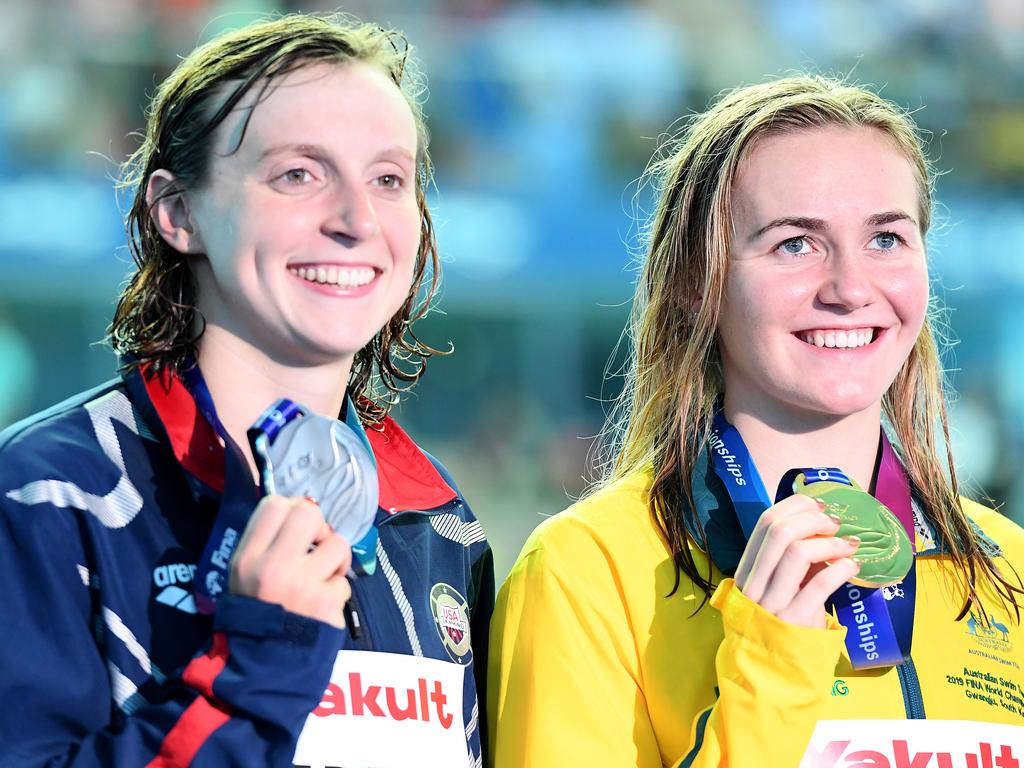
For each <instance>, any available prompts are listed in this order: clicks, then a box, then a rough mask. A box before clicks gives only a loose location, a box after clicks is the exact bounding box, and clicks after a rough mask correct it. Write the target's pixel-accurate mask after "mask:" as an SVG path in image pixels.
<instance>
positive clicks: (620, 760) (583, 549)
mask: <svg viewBox="0 0 1024 768" xmlns="http://www.w3.org/2000/svg"><path fill="white" fill-rule="evenodd" d="M536 539H537V534H536V533H535V535H534V538H533V539H531V541H530V542H528V543H527V546H526V548H525V549H524V551H523V554H522V555H520V558H519V561H518V562H517V563H516V565H515V567H514V568H513V569H512V573H511V574H510V575H509V578H508V580H507V581H506V583H505V585H504V586H503V587H502V589H501V591H500V592H499V594H498V600H497V605H496V607H495V611H494V618H493V620H492V624H491V645H490V668H489V676H488V686H487V688H488V702H487V711H488V718H489V724H490V728H489V734H490V738H491V750H490V758H489V759H490V765H492V766H494V767H495V768H522V767H523V766H530V768H547V767H548V766H550V767H551V768H565V767H566V766H574V765H593V766H598V765H600V766H604V765H608V766H633V765H635V766H642V767H643V768H648V767H650V768H660V766H661V765H662V760H661V756H660V755H659V751H658V745H657V742H656V740H655V737H654V732H653V729H652V727H651V723H650V720H649V718H648V716H647V710H646V705H645V701H644V695H643V690H642V688H641V686H640V684H639V683H638V671H637V670H638V665H639V662H638V658H637V650H636V645H635V642H634V641H633V638H632V634H631V631H630V625H629V616H628V615H627V613H626V610H625V607H624V603H623V600H622V598H621V595H620V590H619V588H618V586H617V580H616V578H615V574H614V572H613V569H612V566H611V563H610V561H609V559H608V558H606V557H605V553H603V552H602V551H601V546H600V545H599V544H598V543H597V542H596V541H595V540H594V539H593V538H592V537H590V536H589V535H588V534H587V532H586V530H585V528H584V527H582V526H577V525H575V524H571V525H569V526H564V525H563V526H561V527H560V528H559V537H558V540H557V542H550V543H549V544H547V545H545V546H541V545H540V544H539V543H535V542H536Z"/></svg>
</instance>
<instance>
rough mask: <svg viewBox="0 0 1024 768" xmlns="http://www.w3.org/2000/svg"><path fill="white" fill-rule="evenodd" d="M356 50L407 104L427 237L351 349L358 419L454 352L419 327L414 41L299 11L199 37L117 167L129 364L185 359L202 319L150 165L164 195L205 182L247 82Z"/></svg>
mask: <svg viewBox="0 0 1024 768" xmlns="http://www.w3.org/2000/svg"><path fill="white" fill-rule="evenodd" d="M350 61H360V62H365V63H367V64H370V65H371V66H374V67H376V68H379V69H380V70H381V71H383V72H384V73H385V74H386V75H387V76H388V77H389V78H390V79H391V81H392V82H394V83H395V86H396V87H397V88H399V90H400V91H401V92H402V94H403V95H404V96H405V99H406V102H407V103H408V104H409V108H410V109H411V110H412V114H413V118H414V120H415V122H416V128H417V133H418V139H419V141H418V144H419V146H418V152H417V155H418V156H417V164H416V179H415V187H416V202H417V206H418V208H419V211H420V243H419V250H418V253H417V255H416V262H415V267H414V271H413V283H412V287H411V289H410V291H409V295H408V297H407V298H406V300H405V302H404V303H403V304H402V306H401V308H400V309H399V310H398V312H397V313H396V314H395V315H394V317H392V318H391V320H390V321H389V322H388V323H387V324H386V325H385V326H384V327H383V328H382V329H381V330H380V331H379V332H378V333H377V334H375V335H374V337H373V339H371V340H370V342H369V343H368V344H367V345H366V346H365V347H363V348H362V349H361V350H359V351H358V352H357V353H356V355H355V359H354V361H353V365H352V372H351V376H350V379H349V386H348V392H349V394H350V395H351V396H352V398H353V401H354V402H355V403H356V404H357V408H358V409H359V412H360V417H361V418H362V419H363V421H364V422H367V423H371V424H372V423H377V422H379V421H380V420H381V419H382V418H383V417H384V416H385V415H386V414H387V412H388V410H389V409H390V407H391V406H392V405H393V404H394V403H395V402H397V399H398V396H399V393H400V392H401V391H403V390H405V389H408V388H409V387H411V386H412V385H413V384H415V382H416V381H417V380H419V378H420V376H422V375H423V372H424V370H425V367H426V360H427V359H428V358H429V357H431V356H432V355H435V354H447V352H445V351H441V350H437V349H434V348H433V347H430V346H428V345H426V344H425V343H423V342H422V341H420V339H419V338H418V337H417V336H416V335H415V333H414V332H413V324H414V323H415V322H416V321H417V320H419V319H421V318H422V317H424V316H425V315H426V314H427V312H428V311H429V309H430V304H431V301H432V300H433V298H434V296H435V295H436V293H437V288H438V284H439V281H440V278H441V267H440V263H439V261H438V257H437V243H436V240H435V236H434V227H433V222H432V219H431V216H430V211H429V209H428V208H427V202H426V191H427V187H428V185H429V183H430V180H431V167H430V158H429V155H428V153H427V132H426V127H425V123H424V119H423V111H422V107H421V104H420V100H421V98H422V96H423V94H424V93H425V85H424V82H423V79H422V76H421V75H420V73H419V70H418V69H417V68H416V66H415V63H414V62H413V61H412V60H411V59H410V48H409V46H408V44H407V42H406V40H405V38H404V37H403V36H402V35H401V34H400V33H398V32H395V31H391V30H385V29H383V28H381V27H378V26H374V25H372V24H363V23H360V22H358V21H356V20H355V19H353V18H352V17H350V16H345V15H332V16H313V15H307V14H292V15H287V16H282V17H278V18H273V19H266V20H262V21H258V22H255V23H252V24H249V25H247V26H245V27H242V28H241V29H237V30H234V31H231V32H227V33H225V34H222V35H220V36H218V37H216V38H214V39H213V40H211V41H210V42H208V43H206V44H204V45H202V46H200V47H199V48H197V49H195V50H194V51H193V52H192V53H190V54H189V55H188V56H187V57H185V59H183V60H182V61H181V63H180V64H178V66H177V67H176V68H175V69H174V71H173V72H172V73H171V74H170V76H169V77H168V78H167V79H166V80H164V82H163V83H161V85H160V86H159V88H158V89H157V92H156V95H155V96H154V97H153V100H152V103H151V105H150V108H149V110H148V113H147V118H148V119H147V125H146V131H145V134H144V136H143V139H142V143H141V145H140V146H139V148H138V149H137V150H136V151H135V152H134V153H133V154H132V155H131V157H130V158H128V160H127V161H126V162H125V164H124V166H123V167H122V169H121V178H120V181H119V185H118V186H119V188H120V189H121V190H122V191H126V192H128V193H129V194H131V195H133V198H132V205H131V208H130V210H129V211H128V214H127V216H126V221H125V227H126V230H127V234H128V246H129V250H130V252H131V254H132V258H133V260H134V261H135V264H136V267H137V269H136V271H135V272H134V273H132V275H131V277H130V278H129V279H128V282H127V284H126V285H125V287H124V289H123V291H122V293H121V296H120V298H119V299H118V303H117V308H116V310H115V312H114V318H113V321H112V322H111V325H110V328H109V330H108V336H109V339H110V342H111V344H112V346H113V348H114V350H115V351H116V352H118V353H119V354H121V355H122V359H123V360H124V361H125V363H124V364H125V365H127V366H140V367H145V369H146V370H147V372H150V373H152V374H155V375H156V374H161V373H163V372H165V371H168V370H177V369H180V368H181V366H182V365H183V364H184V363H185V361H186V360H187V359H188V358H189V357H193V358H194V357H195V356H196V347H197V344H198V342H199V339H200V338H201V336H202V333H203V327H204V321H203V318H202V317H201V316H200V313H199V310H198V309H197V307H196V296H197V285H196V280H195V275H194V274H193V271H192V268H191V266H190V265H189V261H188V259H187V258H186V256H185V255H183V254H182V253H180V252H178V251H177V250H175V249H174V248H172V247H171V246H170V245H168V244H167V243H166V242H165V241H164V239H163V238H162V237H161V235H160V233H159V231H157V229H156V225H155V224H154V222H153V220H152V218H151V217H150V211H151V209H152V207H153V205H154V204H155V203H156V202H157V200H153V201H151V202H148V203H147V201H146V187H147V185H148V183H149V179H150V177H151V176H152V174H153V173H154V172H155V171H157V170H159V169H165V170H168V171H170V172H172V173H173V174H174V175H175V177H176V179H177V182H176V185H175V186H172V188H171V189H169V190H168V191H167V192H166V193H165V196H166V195H173V194H175V193H177V192H178V191H180V190H181V189H182V188H184V189H195V188H198V187H200V186H202V184H203V183H204V182H205V181H206V178H207V175H208V172H209V165H210V156H211V150H212V143H213V139H214V132H215V130H216V129H217V127H218V126H219V125H220V124H221V123H222V122H223V121H224V119H225V118H226V117H227V116H228V114H230V112H231V110H232V109H233V108H234V107H235V106H236V105H237V104H238V103H239V102H240V101H241V100H242V99H243V97H245V95H246V94H247V93H248V92H249V91H250V90H251V89H253V88H257V89H260V90H261V93H262V91H265V90H266V89H267V87H268V85H269V83H270V81H271V80H272V79H273V78H275V77H279V76H281V75H284V74H287V73H289V72H292V71H295V70H296V69H301V68H303V67H306V66H310V65H313V64H317V63H322V62H329V63H345V62H350ZM250 115H251V112H250ZM246 125H247V123H246ZM244 130H245V126H243V135H244ZM239 141H241V140H239ZM421 294H422V295H421Z"/></svg>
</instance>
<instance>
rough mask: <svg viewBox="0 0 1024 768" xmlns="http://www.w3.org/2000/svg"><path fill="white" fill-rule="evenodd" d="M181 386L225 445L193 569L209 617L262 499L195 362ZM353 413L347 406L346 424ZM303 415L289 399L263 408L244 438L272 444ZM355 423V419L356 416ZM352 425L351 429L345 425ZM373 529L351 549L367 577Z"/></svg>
mask: <svg viewBox="0 0 1024 768" xmlns="http://www.w3.org/2000/svg"><path fill="white" fill-rule="evenodd" d="M181 378H182V382H183V383H184V385H185V387H186V389H188V391H189V393H190V394H191V395H192V399H193V400H194V401H195V403H196V407H197V408H198V409H199V412H200V413H201V414H202V415H203V417H204V418H205V419H206V420H207V422H209V424H210V426H212V427H213V428H214V430H215V431H216V432H217V434H218V435H219V436H220V438H221V440H223V441H224V492H223V493H222V495H221V501H220V508H219V510H218V511H217V517H216V519H215V520H214V522H213V527H212V529H211V531H210V538H209V539H208V540H207V542H206V547H205V548H204V550H203V554H202V557H201V558H200V559H199V563H198V564H197V567H196V577H195V582H194V591H195V601H196V608H197V609H198V610H199V612H200V613H204V614H212V613H214V612H215V611H216V608H217V599H218V597H219V596H220V595H221V594H222V593H223V592H224V591H225V590H226V589H227V588H228V584H229V576H230V571H229V569H230V565H231V557H232V555H233V554H234V552H235V548H236V547H237V546H238V542H239V540H240V539H241V536H242V531H244V530H245V526H246V524H247V523H248V522H249V518H250V517H251V516H252V513H253V510H254V509H255V508H256V504H257V503H258V502H259V500H260V497H261V495H262V491H261V489H260V488H257V486H256V484H255V483H253V480H252V473H251V471H250V469H249V463H248V461H247V460H246V458H245V455H244V454H243V453H242V450H241V449H240V448H239V447H238V445H237V444H236V443H235V442H234V440H232V439H231V436H230V435H228V433H227V430H226V429H224V425H223V424H222V423H221V421H220V418H219V417H218V416H217V409H216V408H215V407H214V404H213V397H212V396H211V395H210V390H209V388H208V387H207V386H206V382H205V380H204V379H203V375H202V373H201V372H200V370H199V366H198V364H196V363H195V361H193V360H190V361H188V362H187V363H186V365H185V366H184V371H183V373H182V376H181ZM354 410H355V409H354V408H352V407H350V408H348V411H349V413H348V414H346V423H348V421H349V419H350V418H355V417H354V416H352V413H351V412H352V411H354ZM302 413H303V411H302V408H301V406H299V405H297V404H295V403H293V402H291V401H289V400H279V401H278V402H276V403H275V404H274V405H273V406H271V407H270V408H268V409H267V411H265V412H264V413H263V415H262V416H261V417H260V419H259V420H258V421H257V423H256V424H255V425H253V427H252V428H250V430H249V435H248V436H249V438H250V440H253V439H254V438H255V437H257V436H260V435H264V436H266V439H268V440H270V441H273V438H275V437H276V436H277V435H278V433H279V432H280V431H281V429H282V428H283V427H284V426H285V425H287V424H288V423H289V422H290V421H292V420H293V419H295V418H296V417H297V416H299V415H301V414H302ZM356 423H357V424H358V419H357V418H356ZM349 426H350V427H352V425H349ZM353 431H354V432H355V433H356V434H357V435H358V436H359V438H360V440H361V441H362V443H363V444H364V445H365V447H366V449H367V452H368V453H369V456H370V459H371V461H372V460H373V451H372V450H371V449H370V446H369V443H368V441H367V440H366V435H365V433H364V432H363V430H362V427H361V426H360V427H359V429H358V430H357V429H355V428H353ZM376 546H377V526H376V525H372V526H370V530H369V531H368V532H367V534H366V535H365V536H363V537H362V539H361V540H360V541H358V542H356V543H355V544H353V545H352V554H353V558H352V560H353V568H354V570H355V573H357V574H372V573H373V572H374V570H375V568H376Z"/></svg>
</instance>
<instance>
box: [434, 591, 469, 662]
mask: <svg viewBox="0 0 1024 768" xmlns="http://www.w3.org/2000/svg"><path fill="white" fill-rule="evenodd" d="M430 612H431V613H432V614H433V615H434V624H435V625H436V627H437V633H438V635H440V637H441V644H442V645H444V649H445V650H446V651H448V655H449V656H451V658H452V661H454V662H455V663H457V664H469V662H471V661H472V660H473V648H472V646H471V645H470V638H469V603H468V602H466V598H464V597H463V596H462V595H461V594H459V592H458V590H456V589H455V587H453V586H451V585H450V584H445V583H443V582H440V583H438V584H435V585H434V587H433V588H432V589H431V590H430Z"/></svg>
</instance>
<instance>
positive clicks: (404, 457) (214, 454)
mask: <svg viewBox="0 0 1024 768" xmlns="http://www.w3.org/2000/svg"><path fill="white" fill-rule="evenodd" d="M124 380H125V384H126V386H127V387H128V389H129V392H130V393H131V394H132V399H133V400H134V401H135V402H136V403H140V404H144V405H145V406H147V407H143V408H141V410H142V412H143V415H144V417H145V418H147V420H148V421H150V422H152V427H153V428H154V431H156V432H157V433H158V434H159V431H160V429H162V430H163V433H164V435H165V436H166V438H167V441H168V442H169V443H170V446H171V450H172V451H173V452H174V456H175V458H176V459H177V460H178V463H179V464H180V465H181V467H182V469H184V470H185V472H186V474H188V475H189V476H191V477H192V478H194V479H196V480H198V481H199V482H201V483H202V484H203V485H204V486H206V487H208V488H209V489H212V490H213V491H215V492H217V493H221V492H223V490H224V446H223V444H222V443H221V440H220V438H219V436H218V435H217V432H216V430H215V429H214V428H213V426H212V425H211V424H210V423H209V422H208V421H207V420H206V418H205V417H204V416H203V415H202V413H201V411H200V410H199V408H198V407H197V406H196V402H195V400H194V399H193V398H192V394H191V393H190V392H189V391H188V389H187V388H186V387H185V385H184V384H183V383H182V381H181V379H180V378H179V377H178V376H177V375H175V374H173V373H171V372H167V373H166V374H163V375H160V376H155V375H154V376H149V375H146V374H145V372H142V371H139V370H138V369H137V368H133V369H131V370H130V371H127V372H126V373H125V374H124ZM341 417H342V418H343V419H344V421H345V423H346V424H347V425H348V426H349V427H351V428H352V429H353V431H355V433H356V434H357V435H358V436H359V437H360V439H361V440H362V441H363V443H364V444H365V445H366V446H367V448H368V449H369V451H370V455H371V456H372V457H373V459H374V462H375V463H376V465H377V481H378V484H379V486H380V495H379V501H378V504H379V507H380V509H381V511H382V512H384V513H385V515H386V516H390V515H394V514H397V513H399V512H405V511H410V510H422V511H427V510H431V509H434V508H436V507H440V506H442V505H444V504H447V503H449V502H451V501H452V500H454V499H455V498H456V496H457V494H456V492H455V491H454V490H453V489H452V487H451V486H450V485H449V484H448V483H447V482H446V481H445V479H444V478H443V477H442V476H441V473H440V472H439V471H438V470H437V468H436V467H435V466H434V464H433V462H432V461H431V460H430V459H429V458H428V457H427V456H426V455H425V454H424V453H423V451H421V450H420V449H419V447H418V446H417V445H416V444H415V443H414V442H413V441H412V439H411V438H410V437H409V436H408V435H407V434H406V433H405V431H404V430H403V429H402V428H401V427H399V426H398V424H397V423H396V422H395V421H394V420H393V419H391V417H387V418H385V419H384V421H383V422H382V423H381V424H380V425H379V426H378V427H375V428H373V429H370V430H369V431H367V430H364V429H363V426H362V424H361V423H360V422H359V418H358V416H357V411H356V408H355V407H354V405H353V404H352V402H351V401H350V400H346V404H345V408H344V412H343V414H341Z"/></svg>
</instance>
